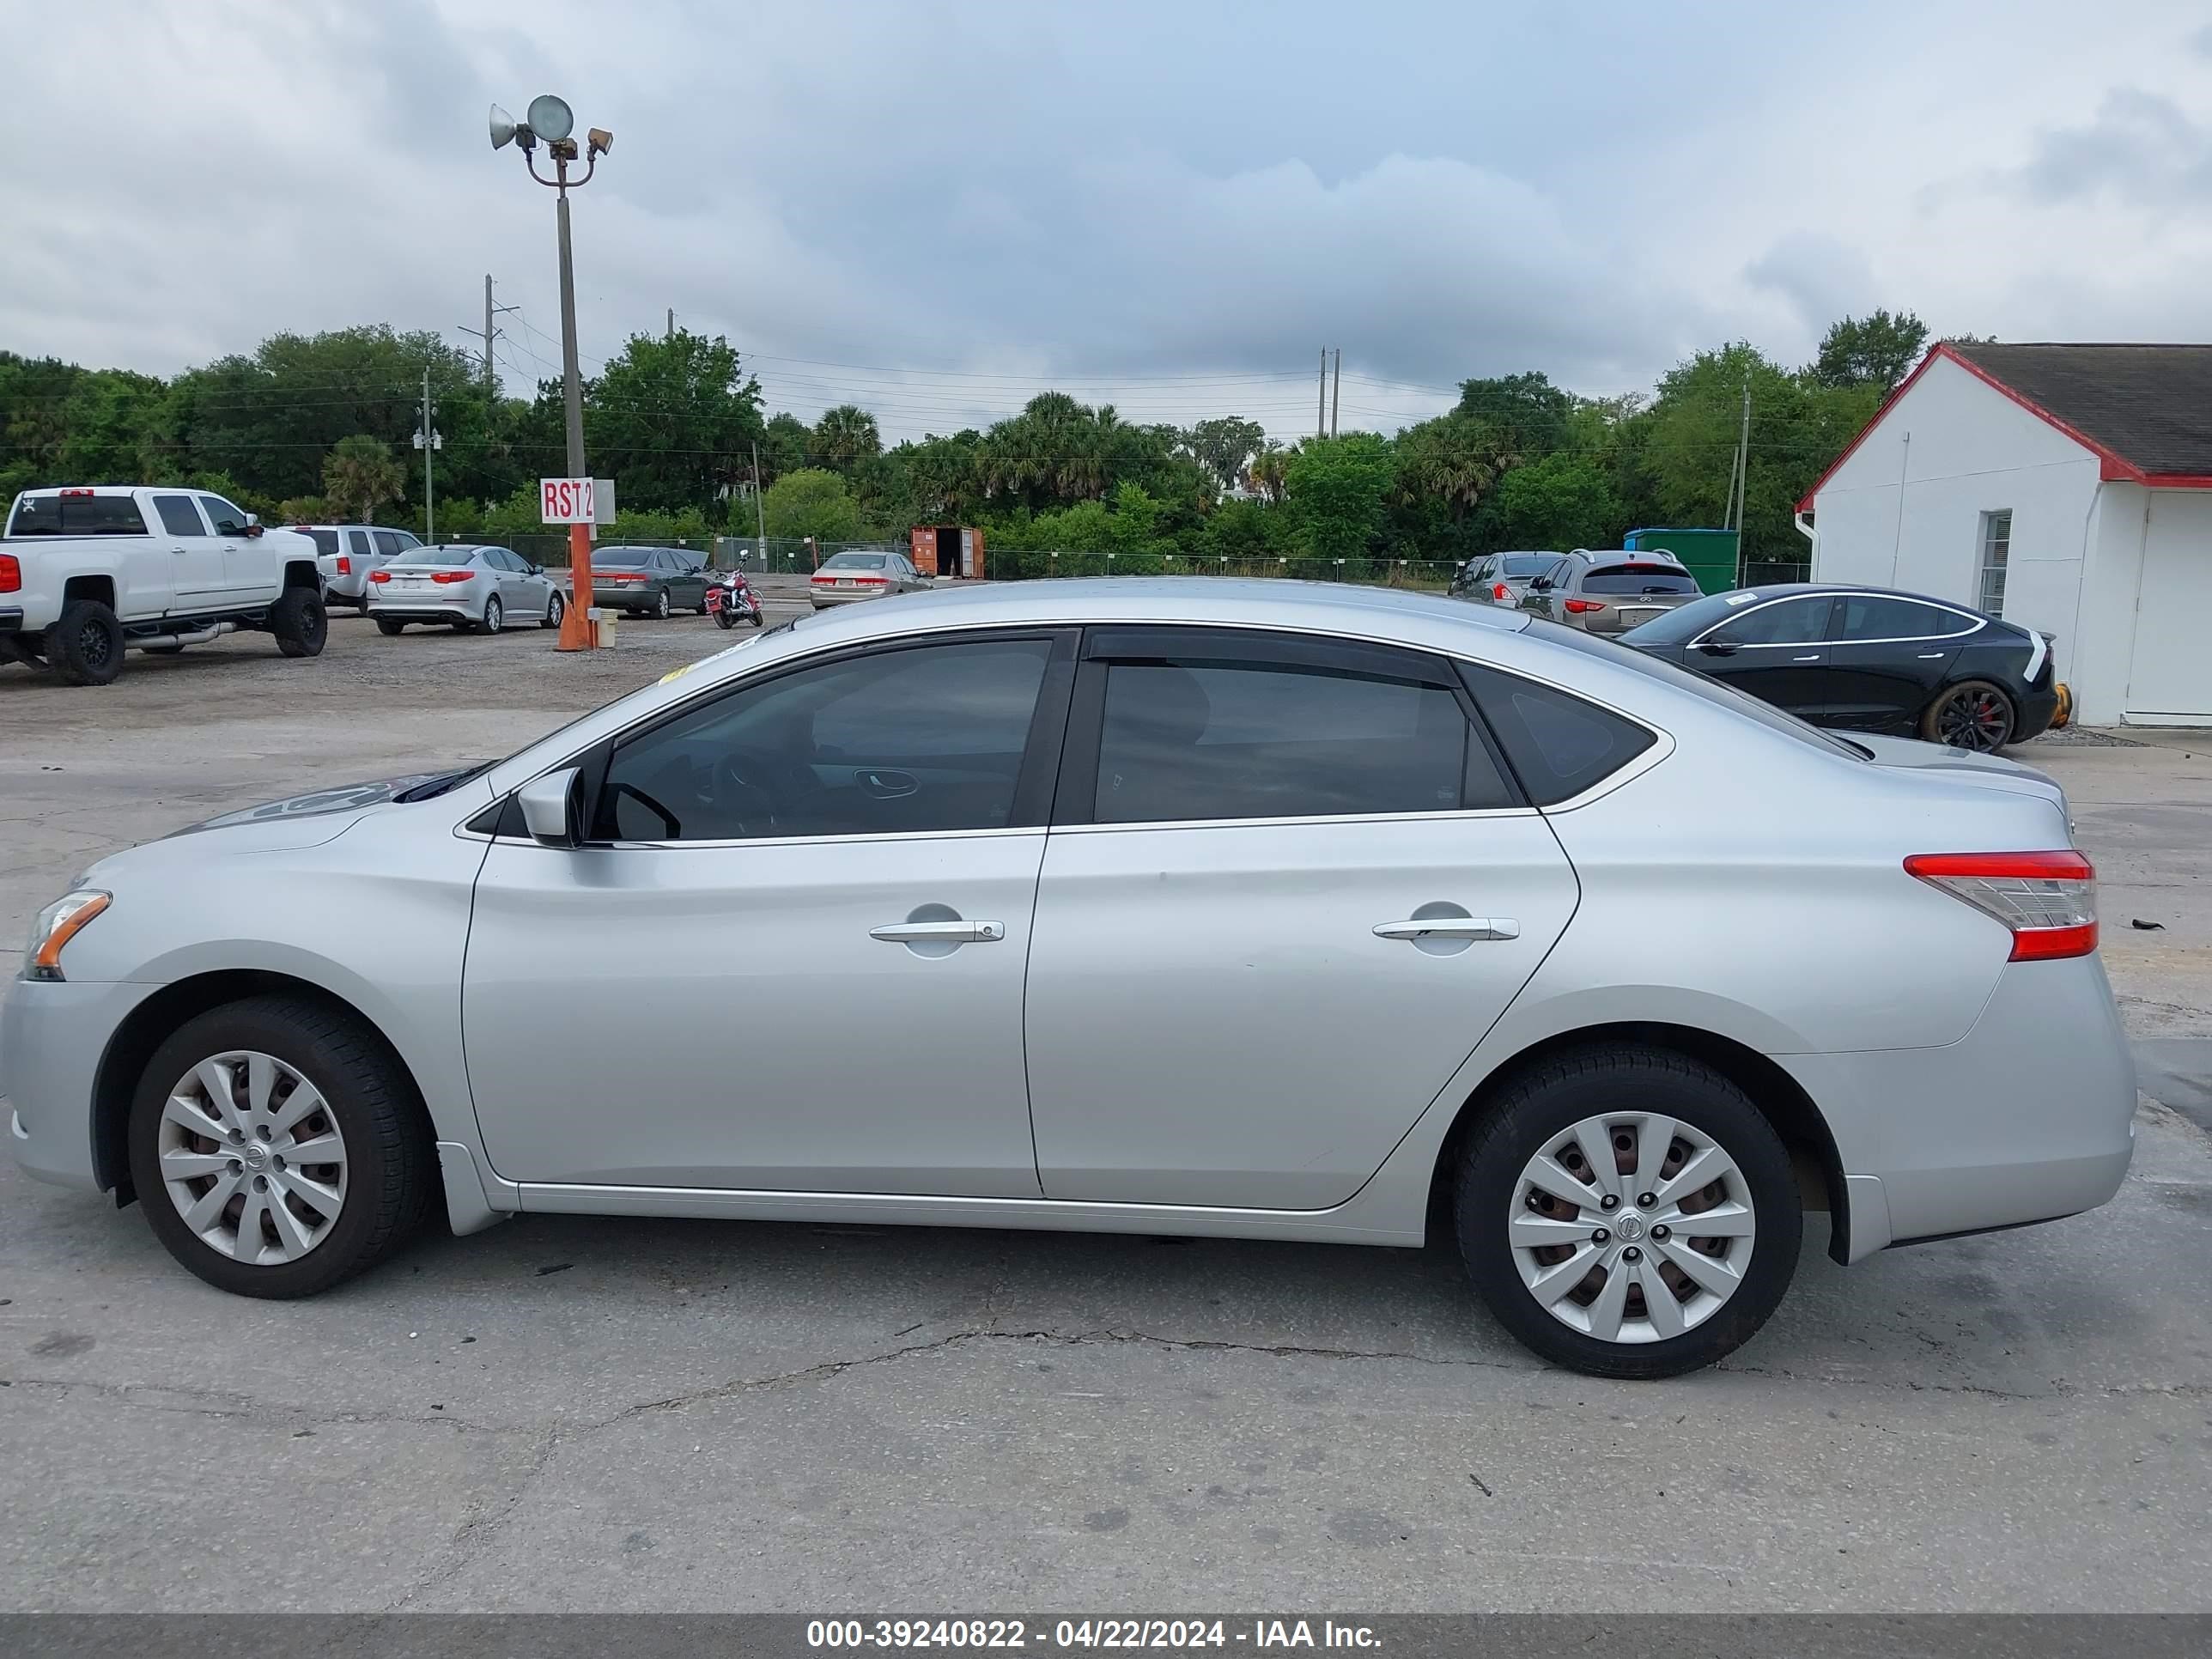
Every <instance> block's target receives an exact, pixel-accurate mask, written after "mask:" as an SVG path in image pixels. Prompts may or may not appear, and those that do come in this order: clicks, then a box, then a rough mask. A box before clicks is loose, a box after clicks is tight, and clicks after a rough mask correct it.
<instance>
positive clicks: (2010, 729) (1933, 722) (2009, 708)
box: [1920, 680, 2020, 755]
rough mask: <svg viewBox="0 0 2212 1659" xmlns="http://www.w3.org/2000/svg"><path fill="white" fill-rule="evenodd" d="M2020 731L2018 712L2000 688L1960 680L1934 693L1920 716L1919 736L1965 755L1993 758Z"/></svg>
mask: <svg viewBox="0 0 2212 1659" xmlns="http://www.w3.org/2000/svg"><path fill="white" fill-rule="evenodd" d="M2019 730H2020V711H2019V710H2018V709H2017V708H2014V707H2013V702H2012V699H2011V698H2010V697H2008V696H2006V695H2005V691H2004V688H2003V687H2002V686H2001V685H1992V684H1990V682H1989V681H1987V680H1960V682H1959V683H1958V684H1956V685H1949V686H1946V687H1944V688H1943V690H1942V691H1941V692H1939V693H1937V695H1936V701H1935V702H1931V703H1929V705H1928V708H1927V710H1926V712H1924V713H1923V714H1922V715H1921V716H1920V735H1921V737H1922V738H1924V739H1926V740H1927V741H1928V742H1929V743H1941V744H1948V745H1949V746H1950V747H1951V748H1954V749H1963V750H1966V751H1967V752H1968V753H1969V754H1976V755H1994V754H1995V753H1996V751H1997V750H2000V749H2002V748H2003V747H2004V746H2005V745H2006V744H2008V743H2010V742H2011V741H2012V734H2013V733H2014V732H2017V731H2019Z"/></svg>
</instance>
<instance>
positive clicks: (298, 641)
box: [269, 587, 331, 657]
mask: <svg viewBox="0 0 2212 1659" xmlns="http://www.w3.org/2000/svg"><path fill="white" fill-rule="evenodd" d="M269 631H270V634H272V635H275V636H276V648H277V650H279V651H281V652H283V653H284V654H285V655H286V656H288V657H319V656H321V655H322V654H323V642H324V641H325V640H326V639H328V638H329V637H330V632H331V618H330V613H329V612H328V611H325V610H324V609H323V599H322V595H321V594H319V593H318V592H315V590H314V589H313V588H312V587H288V588H286V589H285V590H284V591H283V592H282V593H280V594H279V595H277V598H276V604H274V605H270V607H269Z"/></svg>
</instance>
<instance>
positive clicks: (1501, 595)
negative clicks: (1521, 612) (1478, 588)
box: [1490, 582, 1513, 599]
mask: <svg viewBox="0 0 2212 1659" xmlns="http://www.w3.org/2000/svg"><path fill="white" fill-rule="evenodd" d="M1490 597H1491V598H1492V599H1511V598H1512V597H1513V590H1512V589H1511V588H1510V587H1508V586H1506V585H1505V584H1504V582H1500V583H1498V586H1495V587H1493V588H1492V589H1491V590H1490Z"/></svg>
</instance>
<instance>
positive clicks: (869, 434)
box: [0, 311, 1928, 574]
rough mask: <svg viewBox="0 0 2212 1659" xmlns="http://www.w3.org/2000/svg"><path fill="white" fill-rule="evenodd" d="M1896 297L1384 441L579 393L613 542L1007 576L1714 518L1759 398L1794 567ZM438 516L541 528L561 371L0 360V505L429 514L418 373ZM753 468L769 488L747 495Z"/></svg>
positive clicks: (685, 355) (1471, 393) (695, 362)
mask: <svg viewBox="0 0 2212 1659" xmlns="http://www.w3.org/2000/svg"><path fill="white" fill-rule="evenodd" d="M1927 337H1928V331H1927V330H1926V328H1925V327H1924V325H1923V324H1922V323H1921V322H1920V320H1919V319H1917V317H1914V316H1912V315H1911V313H1899V314H1894V315H1893V314H1892V313H1887V312H1879V311H1878V312H1875V313H1873V314H1872V315H1870V316H1868V317H1864V318H1846V319H1843V320H1841V321H1839V322H1838V323H1837V324H1836V325H1834V326H1833V327H1832V328H1831V329H1830V330H1829V331H1827V334H1826V337H1825V338H1824V339H1823V340H1822V342H1821V344H1820V351H1819V354H1818V355H1817V356H1816V357H1815V358H1814V361H1813V362H1810V363H1807V364H1804V365H1802V366H1798V367H1795V368H1792V367H1789V366H1785V365H1784V364H1781V363H1778V362H1774V361H1773V360H1772V359H1771V358H1769V357H1767V356H1765V355H1764V354H1763V353H1761V352H1759V351H1758V350H1757V349H1754V348H1753V347H1752V346H1750V345H1749V344H1747V343H1742V342H1736V343H1730V344H1727V345H1723V346H1720V347H1717V348H1715V349H1711V350H1707V351H1701V352H1699V353H1697V354H1696V355H1695V356H1692V357H1690V358H1689V359H1688V360H1686V362H1681V363H1680V364H1678V365H1677V366H1676V367H1675V368H1673V369H1671V370H1670V371H1668V374H1666V375H1664V376H1663V377H1662V379H1661V380H1660V381H1659V383H1658V385H1657V386H1656V388H1655V389H1654V391H1653V392H1651V393H1650V395H1648V396H1647V395H1644V394H1632V395H1629V396H1626V397H1615V398H1587V397H1582V396H1578V395H1577V394H1576V393H1574V392H1571V391H1568V390H1567V389H1565V388H1564V387H1561V386H1555V385H1554V384H1553V382H1552V381H1551V380H1550V379H1549V378H1548V377H1547V376H1546V375H1545V374H1542V373H1541V372H1537V371H1534V370H1532V371H1529V372H1527V373H1524V374H1510V375H1503V376H1493V377H1482V378H1474V379H1469V380H1465V381H1462V383H1461V389H1460V396H1459V398H1458V400H1457V402H1456V403H1455V404H1454V405H1453V406H1452V407H1451V408H1450V409H1449V410H1447V411H1445V412H1444V413H1443V414H1441V415H1438V416H1435V417H1434V418H1432V419H1430V420H1425V421H1420V422H1415V423H1413V424H1411V425H1408V426H1406V427H1404V428H1401V430H1399V431H1398V432H1396V433H1395V434H1390V435H1384V434H1381V433H1375V432H1364V431H1360V432H1349V433H1346V434H1344V435H1341V436H1339V437H1332V438H1308V439H1304V440H1303V441H1298V442H1295V443H1291V444H1282V443H1279V442H1276V441H1272V440H1270V439H1269V438H1268V436H1267V433H1266V431H1265V430H1264V429H1263V428H1261V426H1260V425H1259V423H1258V422H1254V421H1251V420H1248V419H1245V418H1243V417H1242V416H1237V415H1233V414H1224V415H1221V416H1215V417H1213V418H1210V419H1206V420H1201V421H1199V422H1196V423H1195V424H1194V425H1191V426H1188V427H1181V426H1176V425H1172V424H1164V423H1158V422H1149V423H1148V422H1132V421H1127V420H1125V419H1123V418H1122V417H1121V415H1120V414H1119V412H1118V411H1117V410H1115V407H1114V406H1113V405H1111V404H1100V405H1092V404H1084V403H1080V402H1079V401H1077V400H1076V399H1075V398H1071V397H1069V396H1067V395H1066V394H1065V393H1063V392H1044V393H1042V394H1041V395H1039V396H1037V397H1035V398H1031V399H1030V400H1029V402H1028V403H1027V404H1025V405H1024V407H1023V408H1022V409H1021V410H1019V411H1018V412H1017V413H1015V414H1012V415H1010V416H1006V418H1005V419H1003V420H1000V421H997V422H994V423H993V424H991V425H990V426H989V427H987V428H981V429H975V428H970V429H967V430H963V431H959V432H955V433H950V434H945V435H929V436H926V437H923V438H921V439H919V440H913V441H906V442H902V443H898V444H895V445H891V446H888V447H886V446H885V444H884V441H883V437H882V432H881V428H880V426H879V424H878V421H877V419H876V417H875V416H873V415H872V414H871V413H870V412H868V411H867V410H865V409H863V408H860V407H859V406H857V405H854V404H845V405H842V406H840V407H838V408H835V409H831V410H828V411H827V412H826V413H824V414H823V416H821V417H820V418H819V419H817V420H815V421H813V422H806V421H804V420H801V419H800V418H799V417H798V416H794V415H792V414H789V413H779V414H774V415H770V414H768V413H767V412H766V410H765V409H764V405H763V396H762V392H761V387H760V383H759V381H758V380H757V378H756V377H755V376H754V375H752V374H750V373H748V372H747V370H746V368H745V367H744V363H743V362H742V361H741V359H740V356H739V354H738V350H737V349H736V348H734V347H733V346H732V345H731V344H730V343H729V342H728V341H727V340H726V339H723V338H721V337H706V336H702V335H699V334H696V333H693V332H691V331H688V330H684V329H677V330H673V331H670V332H667V333H665V334H659V335H655V334H639V335H635V336H633V337H631V338H630V339H629V341H628V342H627V343H625V344H624V346H623V349H622V350H621V352H620V353H619V354H618V355H617V356H615V357H613V358H611V359H610V360H609V361H608V362H606V363H605V365H604V367H603V368H602V370H601V372H600V373H599V374H596V375H594V376H592V378H591V379H590V380H588V381H587V382H586V386H585V407H584V436H585V445H586V453H587V454H588V455H589V457H590V459H591V467H592V471H593V472H595V473H596V474H598V475H599V476H600V477H612V478H614V479H615V480H616V481H617V499H618V501H619V504H620V508H621V514H622V516H621V521H620V527H621V532H622V534H623V537H624V538H626V539H636V540H657V539H673V538H677V537H679V536H682V537H685V538H706V537H708V536H711V535H714V534H717V533H732V534H738V535H750V534H751V533H753V532H754V530H755V528H756V526H757V523H758V522H759V521H760V520H761V519H762V518H763V517H764V518H765V520H766V528H767V531H768V533H769V535H771V536H811V537H814V538H817V539H818V540H820V541H823V542H845V541H862V540H877V539H888V538H902V537H903V536H904V535H905V533H906V532H907V531H908V528H909V527H911V526H915V525H917V524H933V523H958V524H969V525H977V526H982V527H983V528H984V531H985V536H986V543H987V546H988V547H989V548H991V549H992V550H993V551H994V558H993V561H992V562H993V567H994V569H996V570H999V571H1000V572H1002V573H1005V574H1013V572H1014V571H1015V570H1017V569H1019V568H1024V565H1025V564H1026V563H1028V562H1031V561H1025V560H1024V558H1023V557H1022V556H1023V555H1025V554H1030V553H1035V554H1038V555H1042V554H1044V553H1047V552H1049V551H1054V550H1061V551H1070V552H1078V553H1093V554H1104V553H1111V554H1114V555H1115V556H1116V558H1117V561H1119V560H1127V561H1128V562H1127V564H1126V565H1125V566H1123V567H1122V568H1130V569H1144V568H1158V564H1159V563H1160V562H1162V561H1164V559H1165V558H1167V557H1170V556H1176V557H1181V558H1186V559H1228V560H1233V561H1237V562H1249V561H1253V560H1259V559H1267V558H1342V559H1350V560H1367V559H1377V558H1381V559H1413V560H1424V561H1426V560H1457V559H1462V558H1466V557H1468V556H1474V555H1476V554H1480V553H1485V552H1490V551H1494V550H1498V549H1501V548H1559V549H1565V548H1572V547H1577V546H1583V547H1603V546H1618V545H1619V544H1620V537H1621V535H1622V534H1623V532H1626V531H1627V530H1629V529H1631V528H1632V527H1633V526H1638V525H1671V526H1696V525H1717V524H1719V523H1720V522H1721V521H1722V516H1723V512H1724V510H1725V507H1726V504H1727V501H1728V498H1729V489H1730V479H1731V474H1732V472H1733V470H1734V462H1735V450H1736V443H1737V438H1738V434H1739V430H1740V426H1741V417H1742V408H1743V398H1744V394H1745V390H1746V388H1747V387H1748V390H1749V394H1750V402H1751V422H1750V447H1749V460H1748V465H1747V478H1746V483H1745V490H1744V503H1743V517H1742V526H1743V540H1744V550H1745V555H1746V556H1747V557H1748V558H1751V559H1772V560H1795V559H1799V558H1802V556H1803V551H1802V550H1803V547H1804V543H1803V541H1802V538H1799V537H1798V536H1797V535H1796V532H1795V530H1794V528H1793V526H1792V525H1791V521H1790V520H1791V514H1792V512H1793V509H1794V506H1795V503H1796V501H1797V499H1798V498H1799V497H1800V496H1801V495H1802V494H1803V492H1804V491H1805V489H1807V488H1808V486H1809V485H1810V484H1811V483H1812V482H1813V480H1814V478H1815V477H1818V476H1819V474H1820V471H1821V470H1822V468H1824V467H1825V466H1826V465H1827V464H1828V462H1829V461H1831V460H1832V459H1834V457H1835V456H1836V455H1837V454H1838V453H1839V452H1840V451H1841V450H1842V448H1843V447H1844V445H1845V444H1846V443H1848V442H1849V441H1850V438H1851V437H1852V435H1854V434H1855V433H1856V432H1857V430H1858V429H1859V428H1860V427H1861V426H1862V425H1863V423H1864V422H1866V421H1867V419H1868V418H1869V416H1871V415H1872V414H1873V413H1874V411H1875V409H1876V407H1878V405H1879V404H1880V402H1881V398H1883V396H1884V395H1886V394H1887V392H1888V391H1889V390H1890V389H1891V388H1892V387H1893V386H1895V385H1896V384H1897V382H1898V381H1899V380H1900V379H1902V378H1903V376H1904V375H1905V373H1906V372H1907V371H1908V370H1909V369H1910V368H1911V365H1912V364H1913V362H1915V361H1916V360H1917V358H1918V356H1919V355H1920V352H1921V350H1922V348H1923V346H1924V345H1925V343H1926V342H1927ZM425 374H427V375H428V385H429V391H430V395H431V399H432V404H433V426H434V428H435V430H436V432H437V433H438V435H440V437H441V447H440V448H438V449H437V450H436V451H435V453H434V456H433V465H434V466H435V485H436V515H437V525H436V528H437V531H438V532H439V534H440V536H441V538H450V537H453V536H463V537H467V536H483V537H486V538H502V539H503V538H511V537H513V536H516V535H520V534H524V533H526V532H534V531H536V530H538V528H539V525H538V503H537V492H536V482H537V480H538V478H539V477H544V476H550V475H555V474H559V473H562V472H563V471H566V465H567V461H566V455H567V450H566V443H565V438H564V431H565V428H564V424H563V419H562V402H561V388H560V385H559V383H558V382H557V381H553V380H548V381H545V382H543V383H541V384H540V385H539V386H538V388H537V391H536V394H535V396H533V397H532V398H509V397H505V396H502V395H501V393H500V392H499V391H498V390H497V389H496V388H495V387H494V386H492V385H491V384H490V383H489V381H488V380H486V378H485V377H484V375H483V373H482V370H481V368H480V365H479V364H478V363H477V362H476V360H475V359H473V358H472V357H471V356H469V355H468V354H466V353H465V352H463V351H461V350H459V349H456V348H454V347H453V346H450V345H448V344H447V343H445V342H444V341H443V340H441V338H440V337H438V336H437V335H435V334H432V333H428V332H403V331H395V330H392V329H391V328H388V327H385V326H382V325H371V326H365V327H359V328H350V329H343V330H338V331H332V332H329V333H324V334H317V335H313V336H312V337H309V336H301V335H297V334H279V335H276V336H273V337H270V339H268V340H265V341H264V342H263V343H262V344H261V345H260V346H259V347H258V349H256V350H254V351H252V353H248V354H239V355H234V356H227V357H223V358H222V359H219V360H218V361H216V362H212V363H210V364H207V365H205V366H204V367H201V368H191V369H187V370H185V372H184V373H182V374H178V375H176V376H175V377H173V378H172V379H169V380H162V379H160V378H158V377H155V376H153V375H148V374H138V373H136V372H134V371H131V370H129V369H116V368H82V367H80V366H78V365H76V364H73V363H65V362H59V361H58V360H55V359H53V358H32V357H26V356H19V355H17V354H15V353H12V352H7V351H0V495H12V493H13V492H14V491H15V490H17V489H26V488H30V487H33V486H37V485H44V484H53V483H181V484H185V485H189V486H192V487H196V488H203V489H215V490H218V491H220V492H222V494H224V495H228V496H229V497H230V498H231V499H232V500H234V501H237V502H238V503H239V504H240V506H242V507H246V508H247V509H248V510H249V511H252V512H257V513H260V514H261V515H262V516H263V517H264V519H267V520H270V521H271V522H295V521H298V520H325V519H342V520H382V521H386V522H399V523H406V522H410V521H411V522H412V523H413V524H414V525H415V526H416V527H417V528H418V529H419V528H421V527H422V459H421V456H420V454H419V453H418V452H417V450H416V446H415V442H414V439H415V435H416V431H417V429H418V428H419V427H420V425H421V417H422V389H423V382H424V376H425ZM755 489H760V490H761V491H762V492H763V493H762V496H761V500H760V501H759V503H758V506H757V507H756V503H755V501H754V500H753V495H752V492H753V491H754V490H755Z"/></svg>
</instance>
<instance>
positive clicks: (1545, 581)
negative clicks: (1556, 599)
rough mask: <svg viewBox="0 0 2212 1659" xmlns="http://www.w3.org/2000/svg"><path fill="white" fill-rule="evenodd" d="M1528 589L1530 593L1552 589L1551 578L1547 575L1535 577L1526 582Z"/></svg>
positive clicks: (1546, 591) (1545, 591)
mask: <svg viewBox="0 0 2212 1659" xmlns="http://www.w3.org/2000/svg"><path fill="white" fill-rule="evenodd" d="M1528 591H1529V592H1531V593H1548V592H1551V591H1552V579H1551V578H1550V577H1549V576H1539V577H1537V578H1536V580H1534V581H1532V582H1530V583H1529V584H1528Z"/></svg>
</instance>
